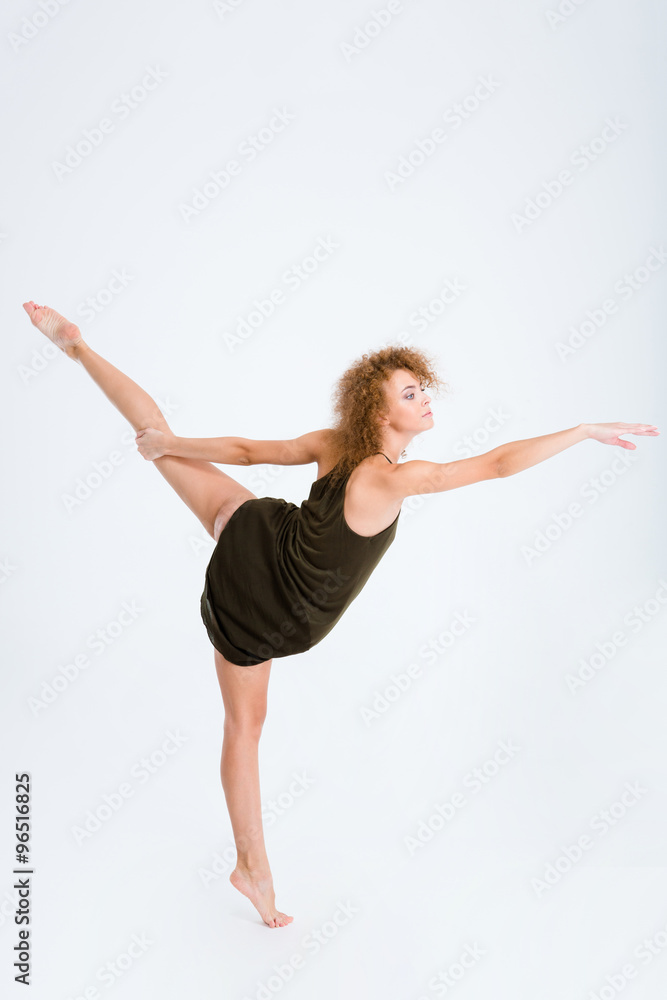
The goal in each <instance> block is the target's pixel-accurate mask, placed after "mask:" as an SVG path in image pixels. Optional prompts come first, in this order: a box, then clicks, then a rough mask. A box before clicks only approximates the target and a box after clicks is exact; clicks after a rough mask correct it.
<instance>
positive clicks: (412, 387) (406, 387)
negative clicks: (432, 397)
mask: <svg viewBox="0 0 667 1000" xmlns="http://www.w3.org/2000/svg"><path fill="white" fill-rule="evenodd" d="M416 388H417V386H416V385H404V386H403V388H402V389H401V392H405V390H406V389H416Z"/></svg>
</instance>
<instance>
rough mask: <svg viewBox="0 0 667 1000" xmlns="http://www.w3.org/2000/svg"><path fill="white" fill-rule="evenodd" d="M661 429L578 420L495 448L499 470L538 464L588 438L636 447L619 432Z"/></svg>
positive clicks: (505, 473)
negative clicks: (570, 424) (563, 427)
mask: <svg viewBox="0 0 667 1000" xmlns="http://www.w3.org/2000/svg"><path fill="white" fill-rule="evenodd" d="M659 433H660V431H659V430H658V428H657V427H656V426H655V424H622V423H613V424H577V426H576V427H570V428H568V429H567V430H565V431H556V432H555V434H543V435H542V436H541V437H534V438H526V439H525V440H523V441H509V442H508V443H507V444H501V445H499V446H498V448H496V449H495V450H496V452H497V453H498V466H499V470H500V472H499V474H500V475H501V476H513V475H514V474H515V473H516V472H523V470H524V469H529V468H530V467H531V465H537V464H538V463H539V462H543V461H544V460H545V459H546V458H551V457H552V455H557V454H558V452H559V451H565V449H566V448H569V447H570V446H571V445H573V444H578V443H579V441H585V439H586V438H591V439H592V440H594V441H599V442H600V443H601V444H615V445H619V446H620V447H621V448H630V449H632V450H633V451H634V450H635V448H636V447H637V445H636V444H633V443H632V442H631V441H624V440H623V439H622V438H621V437H619V434H644V435H649V436H651V437H655V435H656V434H659Z"/></svg>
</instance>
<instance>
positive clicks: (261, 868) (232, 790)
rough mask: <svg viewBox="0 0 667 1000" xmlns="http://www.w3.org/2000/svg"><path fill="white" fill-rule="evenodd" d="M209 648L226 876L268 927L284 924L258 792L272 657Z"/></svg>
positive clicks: (286, 919) (288, 919) (285, 916)
mask: <svg viewBox="0 0 667 1000" xmlns="http://www.w3.org/2000/svg"><path fill="white" fill-rule="evenodd" d="M214 654H215V669H216V672H217V675H218V681H219V683H220V691H221V692H222V700H223V703H224V706H225V728H224V737H223V742H222V758H221V760H220V777H221V778H222V787H223V789H224V792H225V799H226V802H227V808H228V810H229V817H230V819H231V822H232V830H233V831H234V842H235V844H236V852H237V861H236V868H235V869H234V871H233V872H232V874H231V875H230V876H229V881H230V882H231V883H232V885H233V886H234V888H236V889H238V890H239V892H242V893H243V895H244V896H247V897H248V899H249V900H250V902H251V903H252V904H253V905H254V906H255V907H256V908H257V910H258V912H259V915H260V916H261V918H262V919H263V920H264V921H265V923H267V924H268V925H269V927H284V926H285V924H289V923H290V922H291V921H292V919H293V918H292V917H289V916H287V914H286V913H281V912H280V910H277V909H276V897H275V893H274V891H273V877H272V875H271V869H270V867H269V859H268V857H267V854H266V847H265V844H264V831H263V829H262V807H261V800H260V792H259V753H258V751H259V738H260V736H261V733H262V726H263V724H264V719H265V718H266V694H267V688H268V684H269V672H270V670H271V664H272V662H273V661H272V660H265V661H264V663H258V664H257V666H255V667H240V666H237V664H236V663H230V662H229V660H227V659H225V657H224V656H223V655H222V653H219V652H218V650H217V649H214Z"/></svg>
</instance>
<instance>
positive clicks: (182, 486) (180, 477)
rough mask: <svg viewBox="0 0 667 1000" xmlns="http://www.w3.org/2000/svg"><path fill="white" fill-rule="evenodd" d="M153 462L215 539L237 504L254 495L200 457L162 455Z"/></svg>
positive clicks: (254, 497)
mask: <svg viewBox="0 0 667 1000" xmlns="http://www.w3.org/2000/svg"><path fill="white" fill-rule="evenodd" d="M153 465H154V466H155V467H156V468H157V469H158V471H159V472H160V473H161V474H162V475H163V476H164V478H165V479H166V480H167V482H168V483H169V485H170V486H173V488H174V489H175V490H176V492H177V493H178V495H179V497H180V498H181V500H183V502H184V503H185V504H187V506H188V507H189V508H190V510H191V511H192V513H193V514H195V515H196V516H197V517H198V518H199V520H200V521H201V523H202V524H203V525H204V527H205V528H206V530H207V531H208V533H209V535H211V537H212V538H214V539H215V540H216V541H217V539H218V536H219V534H220V531H221V530H222V528H223V527H224V525H225V524H226V523H227V521H228V520H229V518H230V517H231V516H232V514H233V512H234V511H235V510H236V508H237V507H238V506H240V505H241V504H242V503H244V502H245V501H246V500H254V499H256V496H255V494H254V493H252V492H251V491H250V490H249V489H246V487H245V486H242V485H241V483H239V482H238V481H237V480H236V479H232V477H231V476H228V475H227V473H226V472H223V471H222V470H221V469H218V468H217V467H216V466H215V465H213V463H212V462H205V461H204V460H203V459H199V458H178V457H176V456H175V455H163V456H162V458H156V459H155V460H154V462H153ZM216 521H217V524H216Z"/></svg>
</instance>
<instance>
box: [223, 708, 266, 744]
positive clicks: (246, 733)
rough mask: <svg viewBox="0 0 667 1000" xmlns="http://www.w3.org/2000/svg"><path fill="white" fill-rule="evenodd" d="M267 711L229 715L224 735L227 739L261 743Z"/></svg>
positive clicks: (226, 718)
mask: <svg viewBox="0 0 667 1000" xmlns="http://www.w3.org/2000/svg"><path fill="white" fill-rule="evenodd" d="M265 719H266V709H263V710H262V709H255V710H253V711H252V712H243V713H240V714H239V713H228V714H226V715H225V722H224V734H225V738H226V739H232V740H251V741H259V738H260V736H261V735H262V728H263V726H264V720H265Z"/></svg>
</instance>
